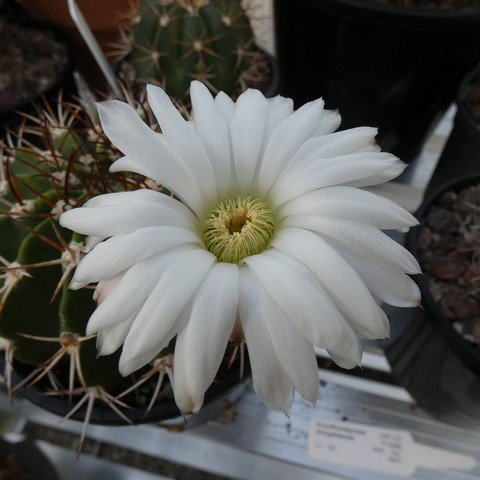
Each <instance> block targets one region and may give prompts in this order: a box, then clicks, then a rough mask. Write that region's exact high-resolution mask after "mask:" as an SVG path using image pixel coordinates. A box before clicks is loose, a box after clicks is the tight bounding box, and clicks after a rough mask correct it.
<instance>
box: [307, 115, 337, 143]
mask: <svg viewBox="0 0 480 480" xmlns="http://www.w3.org/2000/svg"><path fill="white" fill-rule="evenodd" d="M341 123H342V117H341V116H340V113H338V110H324V111H323V115H322V116H321V118H320V121H319V122H318V124H317V126H316V127H315V129H314V130H313V132H312V134H311V137H318V136H321V135H327V134H329V133H332V132H334V131H335V130H336V129H337V128H338V127H339V126H340V124H341Z"/></svg>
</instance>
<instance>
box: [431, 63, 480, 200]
mask: <svg viewBox="0 0 480 480" xmlns="http://www.w3.org/2000/svg"><path fill="white" fill-rule="evenodd" d="M475 88H476V89H480V68H478V67H477V68H475V69H474V70H473V71H472V72H470V73H469V74H468V75H467V76H466V77H465V79H464V80H463V82H462V83H461V85H460V88H459V91H458V94H457V113H456V115H455V120H454V124H453V130H452V132H451V134H450V137H449V138H448V141H447V143H446V145H445V148H444V149H443V152H442V155H441V156H440V159H439V160H438V164H437V166H436V168H435V171H434V172H433V175H432V178H431V179H430V182H429V184H428V187H427V193H430V192H433V191H435V190H437V189H438V188H441V187H442V185H445V184H447V183H450V182H451V180H452V178H456V177H459V176H462V175H468V174H477V175H478V176H479V177H480V123H479V122H478V121H476V120H475V118H474V117H473V115H472V113H471V112H470V110H469V108H468V97H469V95H470V93H471V92H472V91H473V90H474V89H475Z"/></svg>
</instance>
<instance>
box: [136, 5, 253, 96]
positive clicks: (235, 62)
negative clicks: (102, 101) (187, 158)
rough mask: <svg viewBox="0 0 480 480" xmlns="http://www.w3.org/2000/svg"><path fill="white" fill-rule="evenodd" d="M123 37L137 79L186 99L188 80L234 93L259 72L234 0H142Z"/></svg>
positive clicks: (246, 26) (245, 18)
mask: <svg viewBox="0 0 480 480" xmlns="http://www.w3.org/2000/svg"><path fill="white" fill-rule="evenodd" d="M136 18H137V23H136V25H135V26H134V27H133V28H132V29H131V31H130V33H129V35H127V40H128V48H127V51H129V53H128V60H129V61H130V63H131V64H132V65H133V66H134V68H135V70H136V73H137V76H138V78H139V79H141V80H144V81H146V82H149V83H154V84H157V85H161V86H162V87H163V88H164V89H165V90H166V92H167V93H168V94H169V95H170V96H172V97H175V98H177V99H180V100H185V99H186V94H187V93H188V89H189V86H190V82H191V80H194V79H197V80H200V81H202V82H203V83H205V84H206V85H207V86H208V87H209V88H210V90H212V91H213V92H218V91H220V90H221V91H224V92H226V93H227V94H229V95H234V94H235V93H239V92H240V91H242V90H243V89H244V88H245V82H246V81H248V79H249V78H250V79H251V78H252V77H258V76H259V75H261V74H260V73H259V71H258V68H257V67H258V65H257V63H258V62H257V60H258V58H259V53H258V51H257V48H256V46H255V43H254V35H253V32H252V28H251V26H250V21H249V19H248V16H247V14H246V11H245V10H244V9H243V8H242V6H241V4H240V1H238V0H170V1H164V0H142V1H141V3H140V6H139V9H138V12H137V17H136Z"/></svg>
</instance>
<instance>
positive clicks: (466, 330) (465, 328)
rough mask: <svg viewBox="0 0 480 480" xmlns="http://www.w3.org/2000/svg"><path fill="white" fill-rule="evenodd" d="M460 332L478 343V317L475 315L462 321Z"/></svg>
mask: <svg viewBox="0 0 480 480" xmlns="http://www.w3.org/2000/svg"><path fill="white" fill-rule="evenodd" d="M462 334H463V335H464V336H465V337H467V338H468V339H469V340H471V341H473V342H475V343H480V317H478V316H477V317H474V318H469V319H468V320H465V321H463V322H462Z"/></svg>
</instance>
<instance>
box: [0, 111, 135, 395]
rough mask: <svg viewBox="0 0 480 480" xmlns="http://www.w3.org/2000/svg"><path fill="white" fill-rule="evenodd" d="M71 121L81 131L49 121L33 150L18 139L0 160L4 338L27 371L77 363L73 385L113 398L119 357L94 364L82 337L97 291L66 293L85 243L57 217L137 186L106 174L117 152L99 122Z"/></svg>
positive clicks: (92, 345)
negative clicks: (102, 196)
mask: <svg viewBox="0 0 480 480" xmlns="http://www.w3.org/2000/svg"><path fill="white" fill-rule="evenodd" d="M74 115H75V119H74V120H76V124H77V125H78V127H76V128H73V127H71V126H70V125H71V123H73V122H70V123H69V124H68V125H69V126H68V127H67V126H65V125H62V126H60V127H59V126H58V124H62V122H58V123H57V121H55V120H54V119H52V116H51V115H45V118H44V119H43V124H42V125H41V126H38V125H33V126H32V127H31V128H32V129H35V128H36V129H37V132H38V137H39V138H40V141H39V142H37V143H36V144H35V145H36V146H32V144H30V143H28V142H23V141H22V139H21V138H19V139H18V140H19V142H17V144H15V145H13V144H12V145H10V147H9V148H8V149H7V150H8V156H5V157H2V158H0V161H1V163H0V168H2V172H0V174H1V175H0V179H2V178H6V180H7V181H6V182H5V181H4V182H3V183H0V185H2V188H3V191H0V267H2V269H1V270H0V338H1V339H4V340H7V343H8V345H10V347H9V348H12V350H13V353H14V358H15V359H16V360H18V361H20V362H22V363H25V364H28V365H32V366H36V367H38V366H40V367H42V366H43V367H46V366H47V365H49V362H52V359H53V361H55V359H58V360H59V362H58V365H59V366H61V365H62V364H64V363H65V362H68V358H69V357H70V358H72V357H75V362H77V363H78V364H76V372H77V375H76V379H75V385H76V386H81V387H82V388H85V389H87V388H89V387H93V388H97V387H101V388H102V389H103V390H104V391H107V392H115V391H118V388H119V386H120V385H121V384H122V382H123V377H122V376H121V375H120V373H119V371H118V361H119V352H117V353H115V354H113V355H108V356H104V357H99V358H97V350H96V339H95V338H87V337H85V330H86V325H87V323H88V320H89V318H90V316H91V314H92V313H93V311H94V309H95V307H96V304H95V302H94V300H93V298H92V297H93V290H92V289H91V288H84V289H81V290H76V291H73V290H70V289H69V288H68V285H69V283H70V280H71V277H72V275H73V272H74V269H75V266H76V265H77V263H78V261H79V260H80V258H81V256H82V251H83V249H84V240H85V239H84V237H83V236H81V235H78V234H73V235H72V232H70V231H67V230H65V229H63V228H61V227H60V226H59V224H58V217H59V215H60V214H61V213H62V211H64V210H65V209H66V208H71V207H74V206H77V205H78V206H80V205H82V204H83V203H84V202H85V201H86V200H88V199H89V198H91V197H92V196H95V195H98V194H100V193H108V192H114V191H124V190H128V189H138V188H139V187H140V180H139V179H136V178H135V176H134V175H126V176H125V175H123V174H111V173H109V172H108V168H109V167H110V165H111V162H112V160H114V159H116V158H118V156H119V153H118V151H116V150H115V149H114V148H113V147H112V146H111V144H110V143H109V142H108V139H107V138H106V137H105V135H104V134H103V133H101V131H100V129H99V127H98V124H97V123H96V121H95V120H93V119H92V118H91V117H88V115H87V114H85V113H84V112H81V111H80V109H76V110H75V113H74ZM89 119H90V120H89ZM89 121H90V123H89ZM12 143H13V142H12ZM142 181H143V179H142ZM62 352H63V353H62ZM60 354H62V355H63V356H61V355H60ZM60 356H61V358H59V357H60Z"/></svg>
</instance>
